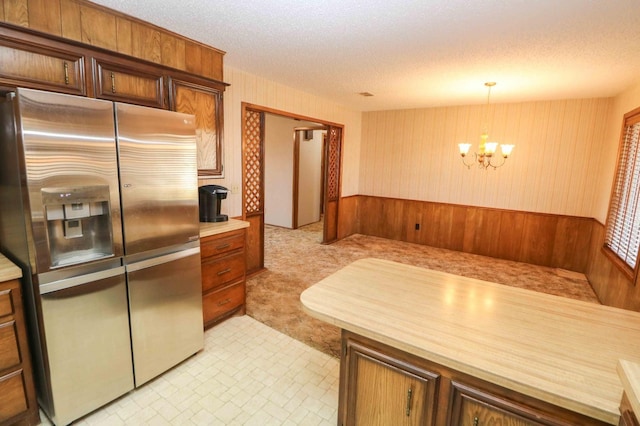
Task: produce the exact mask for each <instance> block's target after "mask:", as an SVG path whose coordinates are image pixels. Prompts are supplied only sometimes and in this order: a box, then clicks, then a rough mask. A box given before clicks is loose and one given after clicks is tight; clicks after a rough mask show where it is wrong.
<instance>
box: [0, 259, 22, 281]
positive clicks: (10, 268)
mask: <svg viewBox="0 0 640 426" xmlns="http://www.w3.org/2000/svg"><path fill="white" fill-rule="evenodd" d="M18 278H22V270H21V269H20V268H18V267H17V266H16V265H14V264H13V263H12V262H11V261H10V260H9V259H7V258H6V257H4V256H3V255H1V254H0V282H4V281H9V280H17V279H18Z"/></svg>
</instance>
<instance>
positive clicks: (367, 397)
mask: <svg viewBox="0 0 640 426" xmlns="http://www.w3.org/2000/svg"><path fill="white" fill-rule="evenodd" d="M347 346H348V349H347V350H348V354H347V360H348V361H347V366H348V367H347V370H348V372H347V373H346V377H347V381H348V384H347V385H346V389H345V390H346V392H347V396H346V401H347V413H346V424H348V425H367V426H375V425H380V426H383V425H407V426H408V425H433V423H434V420H435V409H436V405H435V403H436V400H435V395H436V387H437V381H438V375H437V374H434V373H431V372H428V371H425V370H423V369H421V368H419V367H417V366H414V365H411V364H408V363H407V362H406V361H402V360H399V359H394V358H393V356H391V355H389V354H383V353H381V352H377V351H376V350H374V349H372V348H368V347H365V346H361V345H360V344H358V343H355V342H353V341H349V342H348V343H347ZM345 390H343V391H345Z"/></svg>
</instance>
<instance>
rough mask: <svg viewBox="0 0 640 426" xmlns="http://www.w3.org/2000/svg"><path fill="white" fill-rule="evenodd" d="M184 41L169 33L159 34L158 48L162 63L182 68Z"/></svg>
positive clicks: (183, 63) (183, 66)
mask: <svg viewBox="0 0 640 426" xmlns="http://www.w3.org/2000/svg"><path fill="white" fill-rule="evenodd" d="M184 46H185V42H184V40H182V39H179V38H178V37H175V36H173V35H171V34H165V33H162V34H160V49H161V54H162V63H163V64H164V65H166V66H168V67H172V68H177V69H184V68H185V57H184Z"/></svg>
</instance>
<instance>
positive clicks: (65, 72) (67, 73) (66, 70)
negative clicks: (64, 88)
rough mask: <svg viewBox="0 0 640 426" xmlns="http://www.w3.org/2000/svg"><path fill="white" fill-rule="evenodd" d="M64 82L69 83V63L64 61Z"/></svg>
mask: <svg viewBox="0 0 640 426" xmlns="http://www.w3.org/2000/svg"><path fill="white" fill-rule="evenodd" d="M64 84H69V64H68V63H67V61H65V62H64Z"/></svg>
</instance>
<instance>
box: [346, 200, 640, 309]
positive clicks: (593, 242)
mask: <svg viewBox="0 0 640 426" xmlns="http://www.w3.org/2000/svg"><path fill="white" fill-rule="evenodd" d="M339 218H340V223H339V230H338V235H339V238H344V237H346V236H349V235H351V234H356V233H358V234H363V235H372V236H377V237H382V238H388V239H392V240H399V241H407V242H411V243H417V244H424V245H428V246H432V247H440V248H446V249H449V250H456V251H462V252H466V253H474V254H479V255H483V256H490V257H495V258H499V259H507V260H514V261H518V262H526V263H531V264H535V265H541V266H548V267H552V268H561V269H567V270H570V271H575V272H581V273H584V274H585V275H586V276H587V278H588V279H589V282H590V283H591V285H592V286H593V288H594V290H595V292H596V294H597V295H598V298H599V299H600V301H601V302H602V303H604V304H606V305H609V306H615V307H620V308H625V309H632V310H637V311H640V289H639V287H640V286H637V285H635V284H634V283H632V282H630V281H629V280H628V279H627V278H625V276H624V275H623V274H622V273H621V272H620V271H619V270H618V269H617V268H616V267H615V266H614V265H613V264H612V263H611V262H610V261H609V259H608V258H607V257H606V256H605V255H604V254H603V253H602V250H601V247H602V243H603V235H604V226H603V225H602V224H601V223H599V222H598V221H596V220H595V219H593V218H587V217H576V216H563V215H553V214H545V213H532V212H523V211H514V210H502V209H493V208H484V207H474V206H464V205H456V204H446V203H433V202H427V201H415V200H402V199H396V198H384V197H373V196H366V195H356V196H351V197H344V198H342V199H341V201H340V212H339ZM416 224H417V227H419V229H416Z"/></svg>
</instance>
